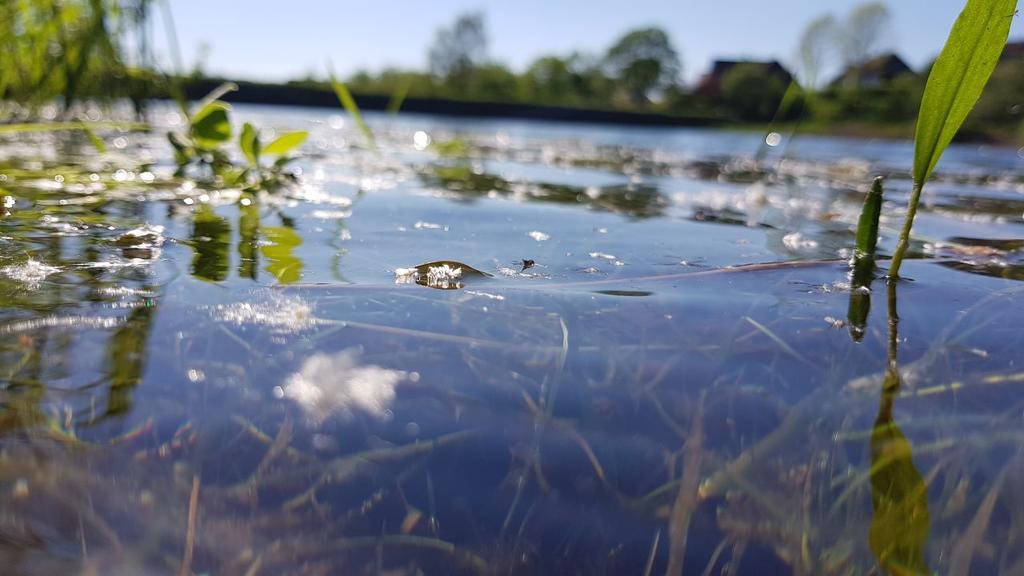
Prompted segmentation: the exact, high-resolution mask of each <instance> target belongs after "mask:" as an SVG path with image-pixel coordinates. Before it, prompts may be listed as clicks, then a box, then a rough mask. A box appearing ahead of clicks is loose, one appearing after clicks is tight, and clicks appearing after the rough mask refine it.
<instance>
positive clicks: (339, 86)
mask: <svg viewBox="0 0 1024 576" xmlns="http://www.w3.org/2000/svg"><path fill="white" fill-rule="evenodd" d="M329 72H330V77H331V87H332V88H333V89H334V95H335V96H337V97H338V102H341V105H342V107H344V108H345V111H346V112H348V115H349V116H351V117H352V120H354V121H355V123H356V126H359V130H360V131H361V132H362V133H363V136H364V137H365V138H366V141H367V143H369V145H370V147H371V148H376V147H377V143H376V141H375V140H374V139H373V132H372V131H371V130H370V127H369V126H367V125H366V121H365V120H363V113H362V112H360V111H359V105H358V104H356V100H355V98H353V97H352V93H351V92H349V91H348V86H345V83H344V82H342V81H341V80H338V79H337V78H336V77H335V76H334V70H330V71H329Z"/></svg>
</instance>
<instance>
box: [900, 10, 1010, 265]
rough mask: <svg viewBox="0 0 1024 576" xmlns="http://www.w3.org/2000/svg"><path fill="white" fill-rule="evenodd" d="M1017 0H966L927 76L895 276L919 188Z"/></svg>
mask: <svg viewBox="0 0 1024 576" xmlns="http://www.w3.org/2000/svg"><path fill="white" fill-rule="evenodd" d="M1016 6H1017V0H968V2H967V5H966V6H964V9H963V12H961V13H960V16H959V17H958V18H957V20H956V23H954V24H953V29H952V30H951V31H950V33H949V38H948V39H947V40H946V45H945V47H944V48H943V49H942V53H940V54H939V57H938V59H936V60H935V64H934V65H933V66H932V70H931V73H930V74H929V75H928V83H927V85H926V86H925V89H924V96H923V97H922V98H921V109H920V111H919V112H918V117H917V129H916V132H915V134H914V171H913V176H914V188H913V191H912V192H911V194H910V203H909V204H908V205H907V216H906V219H905V220H904V222H903V229H902V231H901V232H900V238H899V243H898V244H897V245H896V251H895V253H893V258H892V264H891V265H890V267H889V275H890V276H892V277H894V278H896V277H899V273H900V265H901V264H902V263H903V258H904V256H905V255H906V252H907V248H908V247H909V245H910V231H911V228H912V227H913V225H914V216H915V215H916V214H917V205H918V203H919V202H920V201H921V190H922V189H923V188H924V184H925V182H926V181H927V180H928V178H929V177H930V176H931V174H932V171H934V170H935V165H936V164H938V162H939V158H941V157H942V153H943V152H944V151H945V150H946V147H947V146H949V143H950V142H951V141H952V140H953V136H954V135H955V134H956V132H957V130H959V129H960V126H961V125H962V124H963V122H964V120H965V119H966V118H967V114H968V113H969V112H970V111H971V109H972V108H974V105H975V103H977V101H978V98H979V97H980V96H981V93H982V91H983V90H984V89H985V84H987V83H988V79H989V76H991V75H992V71H993V70H994V69H995V67H996V64H997V63H998V62H999V56H1000V54H1001V53H1002V50H1003V46H1004V45H1005V44H1006V39H1007V37H1008V36H1009V33H1010V23H1011V22H1012V21H1013V16H1014V14H1015V8H1016Z"/></svg>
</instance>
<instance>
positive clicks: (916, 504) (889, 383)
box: [868, 281, 931, 576]
mask: <svg viewBox="0 0 1024 576" xmlns="http://www.w3.org/2000/svg"><path fill="white" fill-rule="evenodd" d="M888 288H889V290H888V297H889V298H888V300H889V354H888V364H889V365H888V369H887V370H886V375H885V380H884V382H883V384H882V393H881V401H880V403H879V406H878V416H877V417H876V418H875V425H874V428H873V430H872V432H871V505H872V508H873V510H874V516H873V518H872V520H871V528H870V530H869V533H868V544H869V546H870V547H871V551H872V552H873V553H874V555H875V558H876V559H877V560H878V564H879V565H880V566H881V567H882V568H883V569H885V570H886V571H888V572H889V573H890V574H894V575H896V576H902V575H911V574H929V573H930V571H929V569H928V564H927V563H926V562H925V559H924V545H925V541H926V540H927V539H928V532H929V530H930V528H931V526H930V518H929V514H928V487H927V485H926V484H925V482H924V479H923V478H922V477H921V473H920V472H919V471H918V470H917V467H916V466H914V459H913V452H912V448H911V445H910V441H909V440H907V437H906V436H904V435H903V431H902V430H900V427H899V426H898V425H897V424H896V422H895V420H894V419H893V404H894V401H895V398H896V395H897V394H898V393H899V390H900V386H901V384H902V382H901V380H900V374H899V368H898V366H897V359H896V356H897V346H898V324H899V317H898V316H897V313H896V281H891V282H890V283H889V286H888Z"/></svg>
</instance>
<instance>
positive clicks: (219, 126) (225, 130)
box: [191, 102, 231, 149]
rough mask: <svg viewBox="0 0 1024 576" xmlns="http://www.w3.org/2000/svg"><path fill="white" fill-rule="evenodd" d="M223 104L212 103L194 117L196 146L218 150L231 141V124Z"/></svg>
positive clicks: (193, 133) (193, 126)
mask: <svg viewBox="0 0 1024 576" xmlns="http://www.w3.org/2000/svg"><path fill="white" fill-rule="evenodd" d="M230 109H231V108H230V107H229V106H228V105H227V104H225V103H223V102H211V103H209V104H207V105H206V106H205V107H203V108H202V109H201V110H199V112H196V114H195V116H193V117H192V126H191V134H192V138H193V139H194V140H195V141H196V144H198V145H199V146H201V147H203V148H208V149H209V148H216V147H217V146H218V145H219V144H222V143H224V142H226V141H228V140H230V139H231V122H230V121H229V120H228V110H230Z"/></svg>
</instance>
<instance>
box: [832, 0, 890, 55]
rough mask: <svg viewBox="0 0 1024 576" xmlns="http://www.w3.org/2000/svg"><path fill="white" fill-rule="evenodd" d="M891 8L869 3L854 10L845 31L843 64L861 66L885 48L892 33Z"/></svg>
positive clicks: (878, 3)
mask: <svg viewBox="0 0 1024 576" xmlns="http://www.w3.org/2000/svg"><path fill="white" fill-rule="evenodd" d="M891 31H892V30H891V26H890V14H889V8H888V7H887V6H886V5H885V3H884V2H868V3H866V4H861V5H860V6H858V7H857V8H854V10H853V12H851V13H850V16H849V17H848V18H847V19H846V26H845V30H844V31H843V46H842V47H843V63H844V64H846V65H847V66H852V65H855V64H860V63H861V62H864V61H865V60H867V59H868V58H870V57H872V56H875V55H877V54H878V53H879V52H880V51H881V50H883V49H884V48H885V45H886V42H887V41H888V37H889V34H890V33H891Z"/></svg>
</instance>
